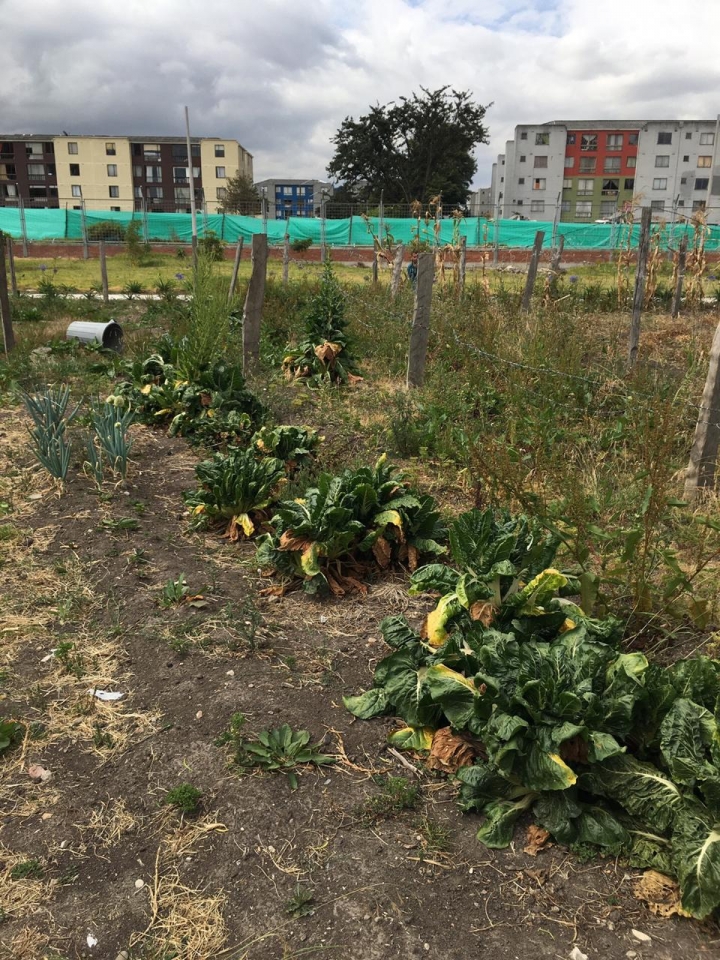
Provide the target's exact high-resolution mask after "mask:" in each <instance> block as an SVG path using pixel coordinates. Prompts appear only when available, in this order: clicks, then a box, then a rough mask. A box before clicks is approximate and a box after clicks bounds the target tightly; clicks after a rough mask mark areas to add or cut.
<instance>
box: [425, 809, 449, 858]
mask: <svg viewBox="0 0 720 960" xmlns="http://www.w3.org/2000/svg"><path fill="white" fill-rule="evenodd" d="M418 830H419V833H420V836H421V838H422V844H423V847H424V848H425V849H426V850H431V851H433V852H436V853H446V852H447V851H448V850H450V849H451V848H452V834H451V832H450V830H448V828H447V827H446V826H445V825H444V824H442V823H439V822H438V821H437V820H432V819H431V818H430V817H425V818H424V819H423V820H421V821H420V824H419V827H418Z"/></svg>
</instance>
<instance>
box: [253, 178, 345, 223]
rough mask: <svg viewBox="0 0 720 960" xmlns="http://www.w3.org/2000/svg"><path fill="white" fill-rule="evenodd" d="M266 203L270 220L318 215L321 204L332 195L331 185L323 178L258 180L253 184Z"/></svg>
mask: <svg viewBox="0 0 720 960" xmlns="http://www.w3.org/2000/svg"><path fill="white" fill-rule="evenodd" d="M255 186H256V188H257V191H258V193H259V194H260V197H261V198H262V199H264V200H265V201H266V203H267V216H268V219H270V220H287V219H288V217H320V216H322V213H323V204H324V203H325V202H326V201H327V200H329V199H330V198H331V197H332V195H333V186H332V184H331V183H326V182H325V181H323V180H291V179H279V178H278V179H269V180H260V181H259V182H258V183H256V184H255Z"/></svg>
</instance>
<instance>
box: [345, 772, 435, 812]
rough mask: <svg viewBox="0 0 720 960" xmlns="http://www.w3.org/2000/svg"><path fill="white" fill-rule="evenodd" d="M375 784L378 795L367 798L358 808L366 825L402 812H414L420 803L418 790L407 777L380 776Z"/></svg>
mask: <svg viewBox="0 0 720 960" xmlns="http://www.w3.org/2000/svg"><path fill="white" fill-rule="evenodd" d="M376 782H377V783H378V784H379V786H380V793H379V794H377V795H376V796H374V797H369V798H368V799H367V800H366V801H365V802H364V803H363V804H362V806H360V807H359V808H358V814H359V816H360V818H361V819H362V820H363V821H364V822H366V823H375V822H377V821H378V820H386V819H388V818H389V817H394V816H397V814H398V813H401V812H402V811H403V810H415V809H416V807H417V806H418V804H419V803H420V788H419V787H418V785H417V784H415V783H411V782H410V781H409V780H408V779H407V777H392V776H387V777H385V776H381V777H377V778H376Z"/></svg>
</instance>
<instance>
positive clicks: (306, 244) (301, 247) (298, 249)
mask: <svg viewBox="0 0 720 960" xmlns="http://www.w3.org/2000/svg"><path fill="white" fill-rule="evenodd" d="M311 246H312V237H304V238H303V239H300V238H298V239H297V240H291V241H290V249H291V250H293V251H294V252H295V253H303V251H305V250H309V249H310V247H311Z"/></svg>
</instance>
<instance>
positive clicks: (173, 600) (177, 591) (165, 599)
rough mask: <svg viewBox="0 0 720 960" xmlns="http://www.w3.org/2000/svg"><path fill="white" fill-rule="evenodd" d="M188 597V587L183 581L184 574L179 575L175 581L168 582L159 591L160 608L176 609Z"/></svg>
mask: <svg viewBox="0 0 720 960" xmlns="http://www.w3.org/2000/svg"><path fill="white" fill-rule="evenodd" d="M189 595H190V587H189V586H188V585H187V581H186V580H185V574H184V573H181V574H180V576H179V577H178V578H177V580H168V582H167V583H166V584H165V586H164V587H163V588H162V590H161V591H160V601H159V602H160V606H161V607H177V606H178V605H179V604H181V603H182V602H183V600H185V599H187V597H188V596H189Z"/></svg>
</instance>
